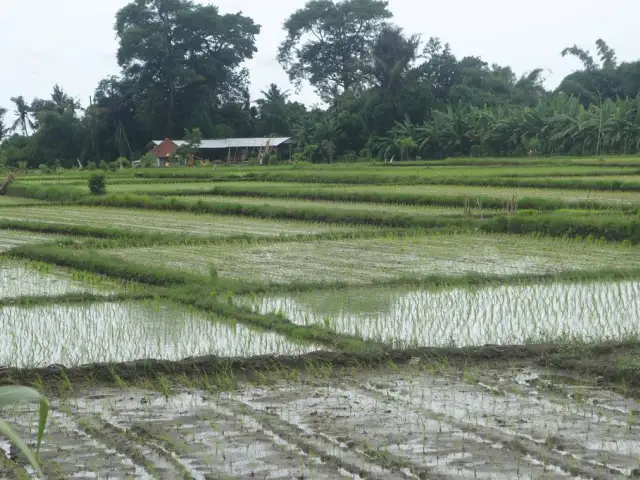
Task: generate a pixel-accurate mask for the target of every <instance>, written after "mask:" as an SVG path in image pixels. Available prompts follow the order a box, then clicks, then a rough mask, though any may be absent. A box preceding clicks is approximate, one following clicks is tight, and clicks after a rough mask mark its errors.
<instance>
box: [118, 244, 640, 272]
mask: <svg viewBox="0 0 640 480" xmlns="http://www.w3.org/2000/svg"><path fill="white" fill-rule="evenodd" d="M110 254H112V255H117V256H119V257H122V258H125V259H127V260H131V261H135V262H140V263H145V264H150V265H159V266H165V267H171V268H177V269H186V270H190V271H195V272H198V273H202V274H208V272H209V268H210V266H211V265H213V266H215V268H216V270H217V272H218V273H219V275H220V276H224V277H231V278H241V279H248V280H257V281H262V282H268V283H279V284H286V283H295V282H302V283H305V282H311V281H313V282H330V281H344V282H348V283H354V284H366V283H370V282H371V281H374V280H384V279H389V278H398V277H407V276H428V275H445V276H448V275H451V276H456V275H464V274H468V273H479V274H494V275H507V274H523V273H525V274H540V273H555V272H561V271H569V270H571V271H578V270H584V271H588V270H595V269H607V268H632V267H638V266H640V247H638V246H629V247H625V246H621V245H613V244H599V243H588V242H586V241H572V240H563V239H551V238H545V239H536V238H533V237H524V236H517V235H482V234H478V235H471V234H469V235H463V234H460V235H425V236H419V237H407V238H393V239H387V238H374V239H358V240H344V239H343V240H339V241H334V240H322V241H315V242H296V243H282V244H270V245H223V246H219V245H216V246H211V247H208V246H198V247H189V246H186V247H183V248H180V249H176V248H171V247H153V248H131V249H118V250H114V251H112V252H110Z"/></svg>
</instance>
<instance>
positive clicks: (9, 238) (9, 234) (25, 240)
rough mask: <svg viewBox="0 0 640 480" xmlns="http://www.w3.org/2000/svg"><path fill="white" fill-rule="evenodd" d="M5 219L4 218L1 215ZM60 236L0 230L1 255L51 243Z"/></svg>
mask: <svg viewBox="0 0 640 480" xmlns="http://www.w3.org/2000/svg"><path fill="white" fill-rule="evenodd" d="M3 211H4V210H3ZM0 217H1V218H3V217H4V216H3V215H1V212H0ZM58 237H60V235H57V236H56V235H47V234H44V233H33V232H26V231H21V230H2V229H0V253H2V252H5V251H7V250H10V249H12V248H14V247H19V246H20V245H27V244H35V243H43V242H51V241H53V240H55V239H56V238H58Z"/></svg>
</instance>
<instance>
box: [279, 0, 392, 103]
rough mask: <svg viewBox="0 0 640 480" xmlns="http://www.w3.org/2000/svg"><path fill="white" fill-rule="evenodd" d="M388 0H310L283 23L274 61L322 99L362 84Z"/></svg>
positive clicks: (385, 14) (383, 21) (294, 80)
mask: <svg viewBox="0 0 640 480" xmlns="http://www.w3.org/2000/svg"><path fill="white" fill-rule="evenodd" d="M387 5H388V2H387V1H386V0H342V1H338V2H334V1H332V0H311V1H309V2H307V4H306V5H305V6H304V7H303V8H300V9H298V10H297V11H295V12H294V13H293V14H292V15H291V16H289V18H288V19H287V20H286V22H285V24H284V28H285V30H286V32H287V37H286V39H285V40H284V41H283V42H282V44H281V45H280V47H279V50H278V61H279V62H280V64H281V65H282V66H283V67H284V69H285V70H286V71H287V73H288V74H289V78H290V79H291V81H293V82H295V83H297V84H300V82H301V81H302V80H308V81H309V83H311V85H313V86H314V87H315V88H316V90H317V91H318V93H319V94H320V95H321V96H322V97H323V98H325V99H328V98H332V97H334V96H335V94H336V93H340V92H344V91H349V90H353V89H357V88H361V87H362V86H363V79H364V74H365V70H366V68H367V64H368V62H367V58H368V55H367V53H368V49H369V45H370V43H371V42H372V41H373V40H374V39H375V38H376V36H377V35H378V33H379V32H380V30H381V29H382V27H383V26H384V25H385V22H386V20H387V19H389V18H391V12H390V11H389V9H388V8H387Z"/></svg>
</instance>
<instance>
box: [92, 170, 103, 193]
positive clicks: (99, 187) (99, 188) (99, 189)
mask: <svg viewBox="0 0 640 480" xmlns="http://www.w3.org/2000/svg"><path fill="white" fill-rule="evenodd" d="M89 191H90V192H91V193H92V194H94V195H104V194H105V193H107V184H106V182H105V179H104V175H101V174H99V173H94V174H93V175H91V176H90V177H89Z"/></svg>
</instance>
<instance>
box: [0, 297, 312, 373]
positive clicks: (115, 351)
mask: <svg viewBox="0 0 640 480" xmlns="http://www.w3.org/2000/svg"><path fill="white" fill-rule="evenodd" d="M320 349H321V348H320V347H317V346H313V345H308V344H297V343H293V342H291V341H289V340H287V339H285V338H284V337H282V336H280V335H278V334H275V333H272V332H263V331H256V330H251V329H249V328H247V327H245V326H243V325H240V324H233V323H228V322H226V323H225V322H223V321H222V320H221V319H220V318H217V317H215V316H213V315H208V314H204V313H200V312H197V311H195V310H192V309H188V308H187V309H185V308H184V307H182V308H180V307H177V306H175V305H171V304H162V303H159V302H155V301H135V302H134V301H129V302H105V303H96V304H82V305H71V304H69V305H64V304H53V305H41V306H29V307H21V306H3V307H0V365H4V366H12V367H39V366H47V365H51V364H61V365H65V366H76V365H82V364H87V363H93V362H125V361H131V360H136V359H151V358H152V359H164V360H181V359H183V358H186V357H192V356H202V355H209V354H215V355H219V356H223V357H236V356H252V355H267V354H269V355H284V354H287V355H293V354H300V353H306V352H309V351H312V350H320Z"/></svg>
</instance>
